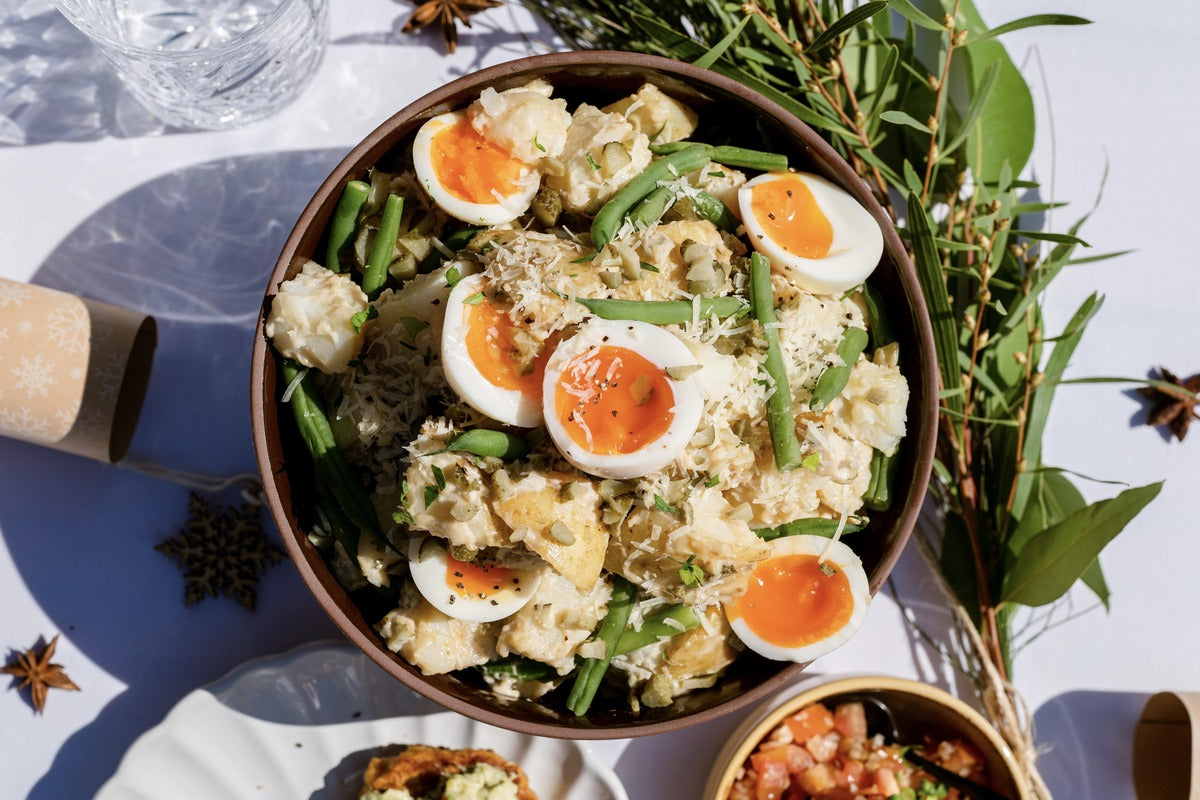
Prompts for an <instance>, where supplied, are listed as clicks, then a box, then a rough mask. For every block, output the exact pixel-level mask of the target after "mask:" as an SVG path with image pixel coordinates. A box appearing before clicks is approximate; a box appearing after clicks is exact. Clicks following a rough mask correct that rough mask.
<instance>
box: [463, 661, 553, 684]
mask: <svg viewBox="0 0 1200 800" xmlns="http://www.w3.org/2000/svg"><path fill="white" fill-rule="evenodd" d="M479 669H480V671H481V672H484V673H486V674H488V675H491V676H493V677H496V678H508V679H511V680H514V681H552V680H554V679H555V678H557V677H558V670H556V669H555V668H554V667H552V666H550V665H549V664H543V663H542V662H541V661H534V660H533V659H532V658H522V657H520V656H510V657H509V658H499V659H496V660H495V661H489V662H487V663H486V664H481V665H480V667H479Z"/></svg>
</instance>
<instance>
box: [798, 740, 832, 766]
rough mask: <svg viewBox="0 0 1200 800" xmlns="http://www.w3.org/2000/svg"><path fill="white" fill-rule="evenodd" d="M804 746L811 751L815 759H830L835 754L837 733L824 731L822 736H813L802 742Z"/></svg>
mask: <svg viewBox="0 0 1200 800" xmlns="http://www.w3.org/2000/svg"><path fill="white" fill-rule="evenodd" d="M804 747H805V749H806V750H808V752H810V753H812V757H813V758H814V759H816V760H817V761H820V762H822V763H824V762H826V761H831V760H833V757H834V756H836V755H837V751H838V735H837V734H836V733H826V734H824V735H822V736H814V737H812V738H811V739H809V740H808V741H806V742H805V743H804Z"/></svg>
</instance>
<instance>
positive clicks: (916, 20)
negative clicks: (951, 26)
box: [891, 0, 946, 31]
mask: <svg viewBox="0 0 1200 800" xmlns="http://www.w3.org/2000/svg"><path fill="white" fill-rule="evenodd" d="M891 8H892V10H893V11H895V12H896V13H897V14H899V15H900V16H902V17H904V18H905V19H906V20H908V21H909V22H911V23H912V24H913V25H916V26H917V27H918V28H924V29H925V30H929V31H944V30H946V26H945V25H943V24H942V23H940V22H938V21H937V20H936V19H934V18H933V17H931V16H929V15H928V14H926V13H925V12H924V11H922V10H921V9H919V8H917V7H916V6H914V5H913V4H912V3H911V2H910V1H909V0H891Z"/></svg>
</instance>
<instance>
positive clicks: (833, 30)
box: [804, 0, 888, 53]
mask: <svg viewBox="0 0 1200 800" xmlns="http://www.w3.org/2000/svg"><path fill="white" fill-rule="evenodd" d="M887 7H888V4H887V2H886V0H874V2H870V3H863V4H862V5H861V6H858V7H857V8H853V9H851V10H850V11H848V12H846V13H845V14H843V15H842V16H841V17H839V18H838V19H837V20H835V21H834V22H833V24H831V25H830V26H829V27H828V28H826V29H825V30H824V31H822V32H821V34H820V35H819V36H817V37H815V38H814V39H813V40H812V43H811V44H809V46H808V47H806V48H804V52H806V53H815V52H816V51H818V50H820V49H821V48H822V47H825V46H826V45H829V44H832V43H833V42H834V41H835V40H836V39H837V38H838V37H839V36H841V35H842V34H843V33H846V32H847V31H849V30H850V29H852V28H854V27H855V26H857V25H858V24H860V23H862V22H865V21H867V20H869V19H870V18H871V17H873V16H875V15H876V14H878V13H879V12H880V11H883V10H884V9H885V8H887Z"/></svg>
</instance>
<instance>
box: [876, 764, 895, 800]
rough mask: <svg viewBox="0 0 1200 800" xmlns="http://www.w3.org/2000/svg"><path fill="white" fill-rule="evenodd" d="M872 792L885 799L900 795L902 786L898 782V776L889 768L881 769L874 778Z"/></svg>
mask: <svg viewBox="0 0 1200 800" xmlns="http://www.w3.org/2000/svg"><path fill="white" fill-rule="evenodd" d="M870 791H873V792H875V793H876V794H881V795H883V796H884V797H891V796H892V795H894V794H899V793H900V784H899V783H897V782H896V774H895V773H894V772H892V771H891V770H890V769H888V768H887V767H880V768H879V769H877V770H875V774H874V776H872V786H871V789H870Z"/></svg>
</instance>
